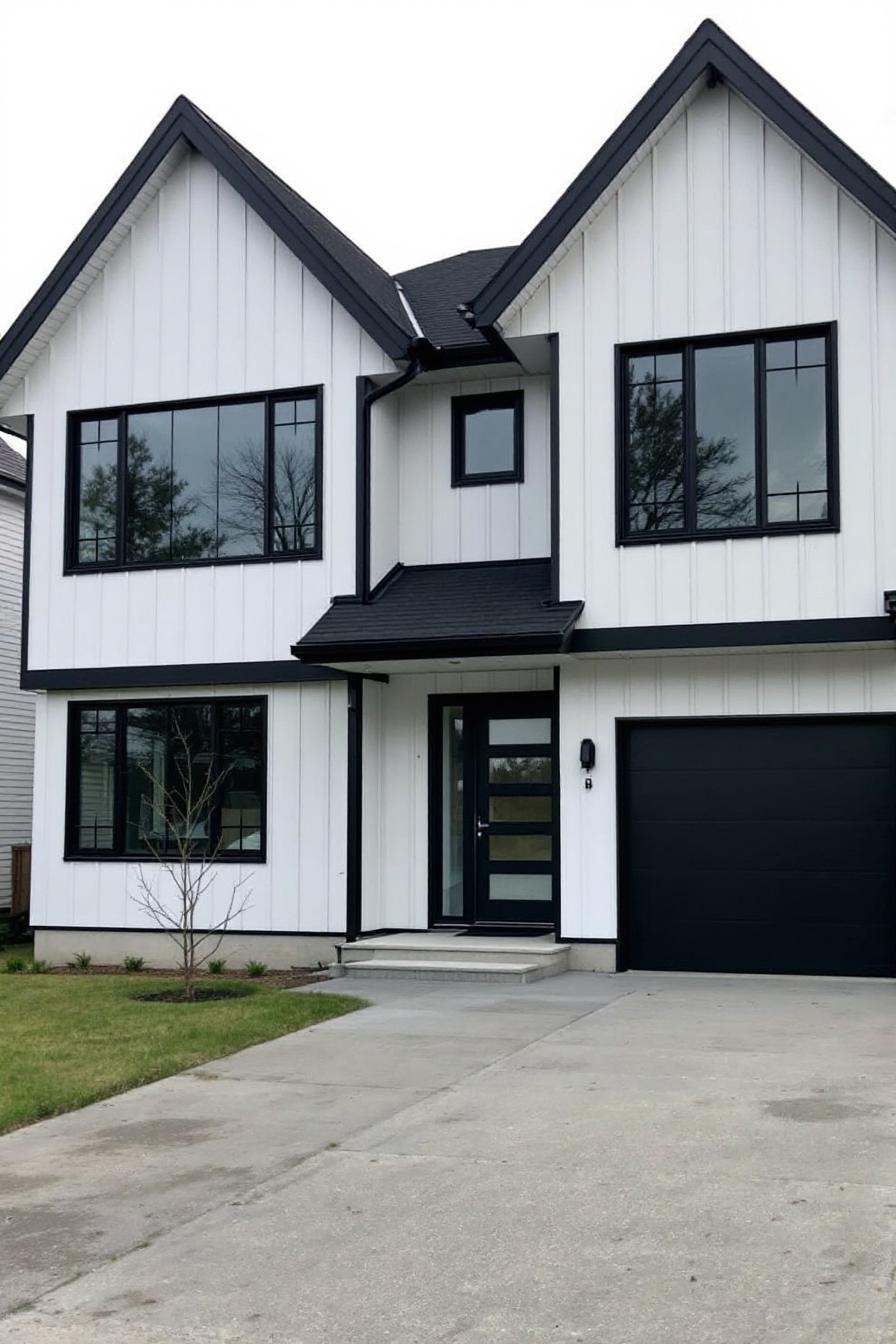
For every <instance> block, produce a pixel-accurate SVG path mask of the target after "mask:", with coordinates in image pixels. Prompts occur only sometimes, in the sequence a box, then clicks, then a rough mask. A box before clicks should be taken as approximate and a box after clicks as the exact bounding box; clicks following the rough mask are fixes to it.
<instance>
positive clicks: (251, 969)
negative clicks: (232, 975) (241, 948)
mask: <svg viewBox="0 0 896 1344" xmlns="http://www.w3.org/2000/svg"><path fill="white" fill-rule="evenodd" d="M266 970H267V966H266V965H265V963H264V962H263V961H247V962H246V974H247V975H249V976H251V977H252V979H253V980H257V979H258V977H259V976H261V975H264V973H265V971H266Z"/></svg>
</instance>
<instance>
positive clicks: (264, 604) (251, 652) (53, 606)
mask: <svg viewBox="0 0 896 1344" xmlns="http://www.w3.org/2000/svg"><path fill="white" fill-rule="evenodd" d="M393 368H394V365H393V364H392V363H391V361H390V360H389V359H388V358H387V357H386V356H385V355H384V354H383V353H382V351H380V350H379V348H378V347H377V346H376V345H375V344H374V342H373V341H371V339H370V338H369V337H368V336H367V335H366V334H365V333H364V332H363V331H362V329H361V328H360V326H359V325H358V323H357V322H356V321H355V320H354V318H352V317H350V316H349V314H348V313H347V312H346V311H345V309H343V308H342V307H341V306H340V305H339V304H338V303H337V302H336V301H335V300H334V299H333V298H332V297H331V295H330V294H329V293H328V291H327V290H326V289H324V287H323V286H322V285H321V284H320V283H319V282H318V281H317V280H316V279H315V278H314V277H313V276H312V275H311V273H310V272H309V271H308V270H307V269H306V268H305V267H304V266H302V264H301V263H300V262H299V261H298V259H297V258H296V257H295V256H294V254H293V253H292V252H290V251H289V249H288V248H286V247H285V246H284V245H283V244H282V243H281V242H280V241H279V239H277V238H276V236H275V235H274V233H273V232H272V231H271V230H270V229H269V228H268V227H267V225H266V224H264V223H263V222H262V220H261V219H260V218H259V217H258V216H257V215H256V214H255V213H254V211H252V210H251V209H250V208H249V207H248V206H247V205H246V203H245V201H244V200H243V199H242V197H241V196H239V195H238V194H237V193H236V192H235V191H234V190H233V189H232V188H231V187H230V186H229V185H228V184H227V182H225V181H224V180H223V179H222V178H221V177H219V175H218V174H217V172H216V171H215V170H214V168H212V166H211V165H210V164H209V163H208V162H207V161H206V160H204V159H202V158H201V157H199V156H197V155H190V156H187V157H186V158H184V159H183V160H182V161H181V163H180V164H179V165H178V166H177V168H175V170H174V172H173V173H172V175H171V176H170V177H169V178H168V180H167V181H166V182H165V183H164V185H163V186H162V187H161V190H160V191H159V193H158V195H157V196H155V197H154V198H153V199H152V200H151V201H150V203H149V204H148V206H147V207H146V209H145V210H144V212H143V214H142V215H141V216H140V217H139V219H138V220H137V221H136V223H135V224H134V225H133V227H132V228H131V230H130V232H129V233H128V234H127V236H126V237H125V238H124V240H123V241H122V243H121V244H120V246H119V248H118V250H117V251H116V252H115V253H114V255H113V256H112V257H111V258H110V259H109V261H108V262H107V264H106V266H105V267H104V269H103V270H102V271H101V272H100V274H99V275H98V276H97V278H96V279H95V281H94V282H93V284H92V285H91V287H90V288H89V290H88V291H87V292H86V293H85V294H84V296H83V298H82V299H81V301H80V303H79V304H78V305H77V307H76V308H75V310H74V311H73V312H72V313H71V314H70V316H69V317H68V318H67V319H66V321H65V322H64V323H63V325H62V326H61V327H60V328H59V330H58V331H57V332H56V333H55V335H54V336H53V338H52V340H51V341H50V343H49V346H48V347H47V349H46V350H45V351H44V352H43V354H42V355H41V356H40V358H39V359H38V360H37V361H36V362H35V363H34V364H33V365H32V367H31V368H30V370H29V371H28V375H27V377H26V379H25V380H24V381H23V383H22V384H21V385H20V387H19V388H18V389H17V390H16V392H15V393H13V395H12V397H11V399H10V402H9V403H8V405H7V407H6V410H7V413H8V414H13V413H17V412H20V411H26V412H30V413H32V414H33V415H34V436H35V439H34V488H33V519H32V523H33V536H34V539H35V542H34V545H33V547H32V562H31V603H32V610H33V611H34V612H36V613H40V619H35V620H32V622H31V627H30V647H29V666H30V667H31V668H53V667H110V666H130V665H133V666H139V665H154V664H168V663H208V662H239V661H243V660H251V661H262V660H264V661H266V660H270V659H279V658H289V657H290V653H289V649H290V645H291V644H292V643H294V642H295V640H296V639H298V638H299V636H300V635H301V634H302V633H303V632H304V631H305V630H307V629H308V628H309V627H310V626H311V625H312V624H313V623H314V621H315V620H317V619H318V617H319V616H321V615H322V614H323V612H324V611H325V610H326V608H327V606H328V604H329V601H330V598H331V597H332V596H333V595H334V594H335V593H343V592H351V591H353V589H354V534H355V512H354V507H353V503H351V504H349V505H347V504H346V501H353V500H354V481H355V380H356V378H357V377H358V376H359V375H360V374H369V375H374V374H379V373H384V372H390V371H392V369H393ZM319 384H321V385H323V388H324V395H323V417H324V477H323V500H324V504H323V552H324V557H323V559H322V560H318V561H313V560H312V561H295V562H289V561H285V562H283V561H281V562H277V563H273V564H270V565H265V564H247V565H238V564H236V565H233V564H228V565H220V566H207V567H200V568H194V569H190V568H185V569H179V568H172V569H157V570H152V571H142V572H137V571H134V572H131V573H118V574H93V575H79V576H78V577H77V578H76V579H73V578H71V577H65V576H64V575H63V572H62V570H63V535H64V526H63V522H64V507H65V456H66V442H65V441H66V416H67V413H68V412H69V411H76V410H78V409H93V408H100V407H104V406H118V405H132V404H138V403H142V402H154V401H167V400H174V399H180V398H190V397H210V396H217V395H221V396H228V395H233V394H239V393H242V392H255V391H269V390H274V389H277V388H292V387H305V386H316V385H319Z"/></svg>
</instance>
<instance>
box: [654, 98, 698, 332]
mask: <svg viewBox="0 0 896 1344" xmlns="http://www.w3.org/2000/svg"><path fill="white" fill-rule="evenodd" d="M653 220H654V228H653V250H654V290H655V294H654V307H655V319H654V323H653V331H654V334H655V335H656V336H658V337H677V336H680V335H681V333H682V332H683V331H686V330H687V326H688V293H689V273H688V260H689V258H688V250H689V249H688V236H689V235H688V139H687V121H686V119H685V118H684V117H681V118H679V120H678V121H677V122H676V123H675V125H674V126H672V127H670V129H669V131H668V133H667V134H666V135H664V136H663V138H662V140H660V142H659V144H658V145H657V146H656V148H655V149H654V151H653Z"/></svg>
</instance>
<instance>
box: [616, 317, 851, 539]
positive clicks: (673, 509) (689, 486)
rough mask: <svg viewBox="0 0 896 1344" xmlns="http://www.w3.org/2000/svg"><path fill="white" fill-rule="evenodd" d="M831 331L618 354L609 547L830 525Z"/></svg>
mask: <svg viewBox="0 0 896 1344" xmlns="http://www.w3.org/2000/svg"><path fill="white" fill-rule="evenodd" d="M835 365H836V361H835V328H834V326H833V325H832V324H828V325H826V326H822V327H797V328H795V329H793V330H790V331H781V330H774V331H767V332H757V333H749V334H745V335H734V336H716V337H701V338H699V339H696V340H683V341H660V342H654V343H652V344H650V345H637V346H622V347H619V351H618V368H617V388H618V390H617V396H618V398H619V414H618V417H617V418H618V425H619V430H618V432H619V439H620V445H619V446H620V462H621V471H620V472H619V477H620V479H619V481H618V490H619V526H618V539H619V540H620V541H622V542H631V541H667V540H668V541H673V540H681V539H684V538H688V539H699V538H702V537H719V536H741V535H743V536H748V535H751V534H756V533H757V532H763V533H775V532H808V531H812V530H819V529H822V530H823V529H833V528H835V527H836V526H837V495H836V491H837V480H836V412H835V405H836V367H835Z"/></svg>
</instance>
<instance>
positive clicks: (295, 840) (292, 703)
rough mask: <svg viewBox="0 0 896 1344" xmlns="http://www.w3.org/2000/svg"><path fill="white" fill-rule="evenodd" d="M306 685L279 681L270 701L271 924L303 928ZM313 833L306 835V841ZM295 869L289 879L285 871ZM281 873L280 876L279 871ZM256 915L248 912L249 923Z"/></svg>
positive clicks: (269, 827) (269, 840) (279, 926)
mask: <svg viewBox="0 0 896 1344" xmlns="http://www.w3.org/2000/svg"><path fill="white" fill-rule="evenodd" d="M303 702H304V691H302V692H299V694H296V693H295V690H294V689H293V687H291V686H278V687H275V689H274V690H273V692H272V694H271V699H270V702H269V706H268V815H269V817H270V818H271V819H272V821H273V825H272V824H271V821H269V822H268V851H267V853H268V864H269V865H270V869H271V872H272V873H275V874H277V875H278V878H277V879H275V880H274V881H272V882H271V884H270V895H269V897H268V902H269V905H268V908H269V911H270V921H271V928H272V929H301V928H303V927H309V926H304V925H303V924H302V923H301V922H300V921H301V912H300V900H299V891H300V887H299V881H298V874H299V856H300V853H301V849H302V843H303V841H302V837H301V835H300V831H301V818H302V804H303V802H304V799H303V796H302V789H301V776H300V772H299V770H298V768H297V762H298V761H300V760H301V758H302V753H303V745H304V744H303V742H302V735H301V711H302V704H303ZM308 839H309V837H307V836H306V837H305V843H307V842H308ZM290 872H291V873H293V874H295V877H294V879H293V880H292V881H290V880H289V879H288V878H287V877H286V874H288V873H290ZM280 875H282V876H280ZM256 918H257V916H255V915H250V927H253V928H255V927H259V926H258V925H256V923H255V919H256Z"/></svg>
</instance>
